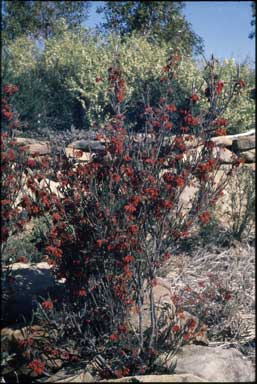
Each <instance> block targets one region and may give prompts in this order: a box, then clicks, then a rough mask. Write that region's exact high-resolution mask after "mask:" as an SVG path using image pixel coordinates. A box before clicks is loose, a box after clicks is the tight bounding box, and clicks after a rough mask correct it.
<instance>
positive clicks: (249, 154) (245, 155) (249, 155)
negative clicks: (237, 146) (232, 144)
mask: <svg viewBox="0 0 257 384" xmlns="http://www.w3.org/2000/svg"><path fill="white" fill-rule="evenodd" d="M240 157H241V158H242V159H244V160H245V161H246V162H247V163H255V149H250V150H249V151H246V152H241V153H240Z"/></svg>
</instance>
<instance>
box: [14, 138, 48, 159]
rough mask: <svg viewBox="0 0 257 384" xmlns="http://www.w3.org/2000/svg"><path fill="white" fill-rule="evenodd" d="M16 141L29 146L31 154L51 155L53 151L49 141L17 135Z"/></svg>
mask: <svg viewBox="0 0 257 384" xmlns="http://www.w3.org/2000/svg"><path fill="white" fill-rule="evenodd" d="M15 141H16V142H17V143H18V144H19V145H24V146H26V147H27V152H28V153H29V154H31V155H32V154H39V155H41V156H42V155H49V154H50V153H51V144H50V142H49V141H41V140H36V139H31V138H25V137H17V138H16V139H15Z"/></svg>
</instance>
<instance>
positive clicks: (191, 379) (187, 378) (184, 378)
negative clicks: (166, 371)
mask: <svg viewBox="0 0 257 384" xmlns="http://www.w3.org/2000/svg"><path fill="white" fill-rule="evenodd" d="M100 382H101V383H102V382H112V383H135V382H136V383H204V382H205V380H203V379H202V378H201V377H199V376H196V375H191V374H190V373H189V374H188V373H183V374H181V375H176V374H175V375H142V376H127V377H122V378H120V379H115V380H113V379H112V380H101V381H100Z"/></svg>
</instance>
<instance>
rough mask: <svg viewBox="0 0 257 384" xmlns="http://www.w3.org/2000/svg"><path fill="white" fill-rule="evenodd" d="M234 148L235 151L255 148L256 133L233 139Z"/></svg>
mask: <svg viewBox="0 0 257 384" xmlns="http://www.w3.org/2000/svg"><path fill="white" fill-rule="evenodd" d="M232 148H233V150H234V151H235V152H238V151H239V152H240V151H248V150H249V149H253V148H255V135H251V136H242V137H238V138H237V139H235V140H233V145H232Z"/></svg>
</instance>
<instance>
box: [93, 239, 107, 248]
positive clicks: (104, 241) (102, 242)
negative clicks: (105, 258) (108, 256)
mask: <svg viewBox="0 0 257 384" xmlns="http://www.w3.org/2000/svg"><path fill="white" fill-rule="evenodd" d="M96 243H97V246H98V247H99V248H100V247H101V246H102V245H103V244H106V243H108V241H107V240H105V239H99V240H96Z"/></svg>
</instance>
